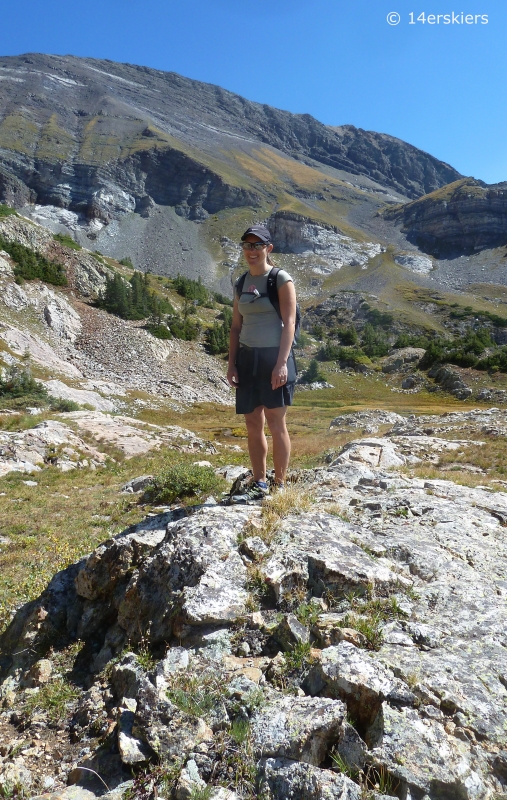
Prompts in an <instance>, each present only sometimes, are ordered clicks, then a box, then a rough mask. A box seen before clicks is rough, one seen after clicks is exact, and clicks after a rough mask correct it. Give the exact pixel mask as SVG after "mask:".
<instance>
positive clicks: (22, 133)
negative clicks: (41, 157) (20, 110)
mask: <svg viewBox="0 0 507 800" xmlns="http://www.w3.org/2000/svg"><path fill="white" fill-rule="evenodd" d="M38 138H39V128H38V127H37V125H36V124H35V123H34V122H32V121H31V120H29V119H27V118H26V117H24V116H23V115H22V114H9V115H8V116H6V117H4V119H3V120H2V121H1V122H0V147H4V148H5V149H6V150H14V151H15V152H16V153H24V154H25V155H28V156H32V155H33V154H34V152H35V148H36V146H37V140H38Z"/></svg>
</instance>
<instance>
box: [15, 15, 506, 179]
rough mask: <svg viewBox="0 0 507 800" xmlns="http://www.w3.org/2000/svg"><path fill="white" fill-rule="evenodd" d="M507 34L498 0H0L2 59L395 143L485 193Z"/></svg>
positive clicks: (502, 149)
mask: <svg viewBox="0 0 507 800" xmlns="http://www.w3.org/2000/svg"><path fill="white" fill-rule="evenodd" d="M390 12H397V13H398V14H399V16H400V22H399V24H397V25H389V24H388V22H387V15H388V14H389V13H390ZM453 13H454V15H455V16H454V20H455V21H454V22H452V14H453ZM462 13H463V20H464V19H465V17H466V15H470V16H469V19H470V18H471V17H472V18H473V20H474V21H473V23H472V24H467V23H466V22H464V21H463V22H461V19H462V18H461V14H462ZM411 14H412V16H410V15H411ZM421 14H424V15H425V19H426V21H425V22H423V21H422V18H421ZM429 15H432V17H431V19H432V22H428V20H427V18H428V16H429ZM439 15H440V19H439V20H438V16H439ZM444 15H449V18H450V19H451V22H449V23H448V24H446V22H445V16H444ZM479 15H480V18H479ZM483 15H485V16H486V18H487V20H488V22H487V23H486V24H485V23H484V21H483V18H482V16H483ZM476 17H478V19H477V20H476ZM418 18H419V20H418ZM411 21H412V22H413V23H414V24H410V23H411ZM506 33H507V2H506V1H505V0H314V2H313V3H312V5H311V6H310V3H309V2H307V1H306V2H302V0H269V2H268V0H256V2H252V1H251V0H236V1H235V2H233V0H208V2H203V0H185V2H181V0H180V2H174V0H143V2H142V3H140V2H139V0H136V2H134V0H87V2H86V3H69V1H68V0H42V1H41V0H16V3H7V2H6V0H4V3H3V8H2V21H1V27H0V54H1V55H15V54H19V53H24V52H44V53H57V54H69V53H70V54H73V55H80V56H94V57H95V58H109V59H111V60H113V61H126V62H130V63H134V64H143V65H146V66H151V67H156V68H157V69H162V70H169V71H174V72H179V73H180V74H182V75H185V76H187V77H190V78H196V79H198V80H202V81H207V82H210V83H216V84H219V85H220V86H223V87H224V88H226V89H230V90H231V91H234V92H237V93H238V94H241V95H243V96H244V97H247V98H248V99H250V100H257V101H259V102H262V103H268V104H270V105H273V106H276V107H278V108H283V109H287V110H289V111H293V112H296V113H309V114H312V115H313V116H315V117H317V119H319V120H321V121H322V122H325V123H326V124H329V125H342V124H346V123H348V124H352V125H356V126H357V127H360V128H365V129H368V130H375V131H380V132H383V133H389V134H391V135H393V136H398V137H399V138H400V139H403V140H405V141H407V142H410V143H411V144H413V145H415V146H416V147H419V148H421V149H423V150H426V151H427V152H429V153H431V154H432V155H434V156H435V157H437V158H440V159H442V160H443V161H447V162H448V163H450V164H451V165H452V166H453V167H455V168H456V169H457V170H459V171H460V172H462V173H463V174H464V175H473V176H474V177H476V178H481V179H482V180H484V181H486V182H488V183H493V182H497V181H502V180H507V136H506V133H505V132H506V129H507V102H506V87H507V47H506Z"/></svg>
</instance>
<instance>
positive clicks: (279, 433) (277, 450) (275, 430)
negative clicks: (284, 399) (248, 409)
mask: <svg viewBox="0 0 507 800" xmlns="http://www.w3.org/2000/svg"><path fill="white" fill-rule="evenodd" d="M264 413H265V415H266V420H267V423H268V428H269V430H270V432H271V436H272V437H273V465H274V468H275V481H276V482H277V483H284V482H285V476H286V474H287V467H288V466H289V458H290V439H289V432H288V430H287V426H286V424H285V415H286V413H287V406H283V407H282V408H265V409H264Z"/></svg>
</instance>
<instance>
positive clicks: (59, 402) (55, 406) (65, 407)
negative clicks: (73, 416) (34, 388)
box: [49, 397, 81, 413]
mask: <svg viewBox="0 0 507 800" xmlns="http://www.w3.org/2000/svg"><path fill="white" fill-rule="evenodd" d="M49 404H50V407H51V410H52V411H59V412H60V413H69V412H70V411H79V410H80V408H81V406H80V405H79V403H76V402H74V400H66V399H64V398H63V397H50V398H49Z"/></svg>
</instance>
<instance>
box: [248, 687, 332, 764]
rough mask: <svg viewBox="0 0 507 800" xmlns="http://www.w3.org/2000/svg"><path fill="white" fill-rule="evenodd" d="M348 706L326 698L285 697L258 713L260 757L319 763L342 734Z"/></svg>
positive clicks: (255, 739)
mask: <svg viewBox="0 0 507 800" xmlns="http://www.w3.org/2000/svg"><path fill="white" fill-rule="evenodd" d="M346 713H347V709H346V707H345V705H344V704H343V703H342V702H340V701H339V700H331V699H328V698H325V697H313V698H312V697H281V698H280V699H278V700H277V701H276V702H274V703H270V704H269V705H268V706H267V707H266V708H264V709H262V710H261V711H260V712H258V713H257V714H255V716H254V718H253V720H252V725H251V732H252V741H253V746H254V750H255V753H256V755H257V757H259V758H260V757H270V758H291V759H294V760H296V761H303V762H305V763H307V764H313V765H314V766H319V764H321V763H322V762H323V761H324V760H325V758H326V756H327V754H328V751H329V749H330V747H331V746H332V744H334V742H335V741H336V740H337V739H339V738H340V737H341V735H342V727H343V723H344V720H345V717H346Z"/></svg>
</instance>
